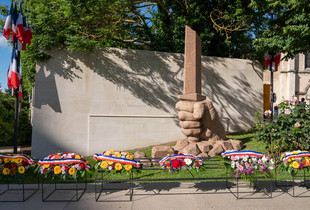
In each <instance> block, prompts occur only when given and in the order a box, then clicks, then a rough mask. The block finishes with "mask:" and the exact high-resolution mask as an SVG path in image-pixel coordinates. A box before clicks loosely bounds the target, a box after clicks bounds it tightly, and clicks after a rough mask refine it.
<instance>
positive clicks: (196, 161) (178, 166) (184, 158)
mask: <svg viewBox="0 0 310 210" xmlns="http://www.w3.org/2000/svg"><path fill="white" fill-rule="evenodd" d="M159 165H160V166H163V167H164V168H166V169H168V170H169V171H170V172H174V171H180V170H196V171H197V172H198V171H199V169H202V167H201V166H202V160H201V159H200V158H197V157H196V156H193V155H185V154H182V153H180V154H177V155H168V156H166V157H164V158H163V159H161V160H160V161H159Z"/></svg>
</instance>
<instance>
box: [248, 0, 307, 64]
mask: <svg viewBox="0 0 310 210" xmlns="http://www.w3.org/2000/svg"><path fill="white" fill-rule="evenodd" d="M250 6H251V8H253V9H254V10H255V11H259V12H260V14H263V15H264V16H265V21H264V22H263V24H262V25H261V27H260V30H258V31H257V32H256V37H257V39H256V40H254V46H255V50H256V51H267V50H269V51H271V52H277V51H280V52H283V53H287V56H286V57H290V58H293V57H294V56H295V55H296V54H297V53H307V52H308V51H309V49H310V42H309V40H310V25H309V23H310V15H309V14H310V4H309V1H307V0H299V1H296V0H276V1H274V0H253V1H252V3H251V4H250Z"/></svg>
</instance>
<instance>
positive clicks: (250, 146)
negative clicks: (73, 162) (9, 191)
mask: <svg viewBox="0 0 310 210" xmlns="http://www.w3.org/2000/svg"><path fill="white" fill-rule="evenodd" d="M227 138H230V139H237V140H241V141H242V142H243V144H244V148H243V150H254V151H258V152H262V153H265V151H266V150H265V145H264V144H263V143H262V142H258V141H256V140H255V139H254V132H243V133H238V134H229V135H227ZM167 145H168V146H174V145H175V143H170V144H167ZM136 151H137V150H131V151H128V152H131V153H135V152H136ZM139 151H142V152H144V153H145V154H146V156H147V157H151V153H152V147H149V148H145V149H139ZM216 158H218V159H219V160H220V157H219V156H218V157H216ZM87 160H88V161H89V162H90V164H91V165H92V166H93V165H94V163H95V160H94V159H93V157H92V156H89V157H87ZM204 163H206V162H204ZM217 163H218V165H221V164H219V162H217ZM193 175H194V177H195V178H203V177H225V175H226V171H225V169H224V168H219V169H212V170H210V169H206V171H204V172H202V173H197V172H194V173H193ZM95 176H96V173H95V172H93V174H92V176H89V175H88V182H94V180H95ZM191 177H192V176H191V174H190V173H189V172H188V171H181V172H177V173H169V172H167V171H163V170H151V171H142V172H141V173H140V174H138V175H135V176H134V178H140V179H163V178H165V179H169V178H191ZM123 178H124V177H122V176H121V175H108V176H107V177H105V179H123ZM278 179H279V180H290V179H291V176H290V175H289V174H288V173H283V172H282V173H281V174H280V175H278ZM27 183H36V178H35V177H32V178H31V180H29V181H28V182H27Z"/></svg>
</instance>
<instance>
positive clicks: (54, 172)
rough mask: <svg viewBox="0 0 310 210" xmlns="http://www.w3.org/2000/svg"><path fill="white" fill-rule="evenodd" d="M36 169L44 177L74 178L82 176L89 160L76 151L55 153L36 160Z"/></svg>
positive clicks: (87, 168) (87, 167)
mask: <svg viewBox="0 0 310 210" xmlns="http://www.w3.org/2000/svg"><path fill="white" fill-rule="evenodd" d="M38 165H39V167H38V168H37V171H38V172H39V173H40V174H43V175H44V176H45V177H48V176H52V177H53V178H55V177H57V176H60V177H61V178H62V179H66V176H67V177H70V178H73V179H76V178H77V177H84V176H85V171H88V170H89V169H90V165H89V162H88V161H87V160H86V159H85V158H84V157H83V156H81V155H79V154H76V153H68V152H66V153H55V154H52V155H49V156H47V157H45V158H44V159H43V160H39V161H38Z"/></svg>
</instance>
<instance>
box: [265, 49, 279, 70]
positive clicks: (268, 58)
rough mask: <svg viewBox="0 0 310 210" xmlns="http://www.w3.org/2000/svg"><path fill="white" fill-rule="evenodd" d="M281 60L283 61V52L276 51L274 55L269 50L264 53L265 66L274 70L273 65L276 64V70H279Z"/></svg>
mask: <svg viewBox="0 0 310 210" xmlns="http://www.w3.org/2000/svg"><path fill="white" fill-rule="evenodd" d="M280 61H281V53H276V54H274V55H272V54H270V53H269V52H266V53H265V55H264V64H265V66H267V67H268V68H270V70H272V66H273V65H274V71H278V66H279V65H280Z"/></svg>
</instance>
